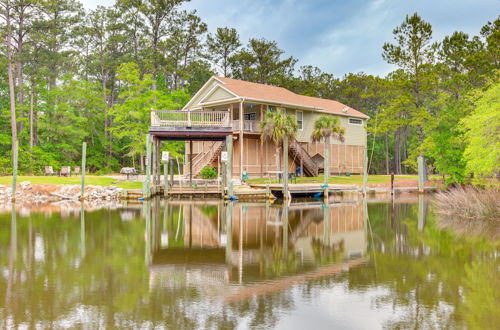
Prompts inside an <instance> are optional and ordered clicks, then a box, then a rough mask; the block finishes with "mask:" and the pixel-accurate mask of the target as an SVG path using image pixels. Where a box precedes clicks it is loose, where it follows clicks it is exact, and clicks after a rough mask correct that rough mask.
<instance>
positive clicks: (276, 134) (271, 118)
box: [260, 110, 299, 145]
mask: <svg viewBox="0 0 500 330" xmlns="http://www.w3.org/2000/svg"><path fill="white" fill-rule="evenodd" d="M260 127H261V129H262V136H263V137H265V138H270V139H271V140H273V141H274V143H275V144H277V145H279V144H281V143H282V142H283V139H284V138H285V137H289V138H293V137H295V134H296V133H297V130H298V129H299V125H298V124H297V120H296V119H295V118H294V117H293V116H291V115H288V114H287V113H286V112H285V111H283V110H278V111H268V112H266V117H265V119H264V121H263V122H261V123H260Z"/></svg>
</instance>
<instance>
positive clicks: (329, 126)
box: [311, 116, 345, 185]
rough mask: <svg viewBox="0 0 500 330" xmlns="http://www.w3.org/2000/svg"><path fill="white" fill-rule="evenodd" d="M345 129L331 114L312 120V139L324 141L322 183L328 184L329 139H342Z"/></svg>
mask: <svg viewBox="0 0 500 330" xmlns="http://www.w3.org/2000/svg"><path fill="white" fill-rule="evenodd" d="M344 133H345V129H344V128H343V127H341V126H340V122H339V119H338V118H336V117H333V116H321V117H319V118H318V119H316V121H315V122H314V128H313V131H312V133H311V139H312V140H313V141H320V140H323V141H324V142H325V157H324V165H323V168H324V170H323V176H324V178H325V181H324V183H325V184H326V185H327V184H328V176H329V175H330V147H331V139H332V138H333V139H335V140H338V141H341V142H343V141H344Z"/></svg>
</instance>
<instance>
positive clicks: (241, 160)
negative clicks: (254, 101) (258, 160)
mask: <svg viewBox="0 0 500 330" xmlns="http://www.w3.org/2000/svg"><path fill="white" fill-rule="evenodd" d="M242 175H243V101H241V102H240V178H241V176H242Z"/></svg>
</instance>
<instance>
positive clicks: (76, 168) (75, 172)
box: [73, 166, 81, 175]
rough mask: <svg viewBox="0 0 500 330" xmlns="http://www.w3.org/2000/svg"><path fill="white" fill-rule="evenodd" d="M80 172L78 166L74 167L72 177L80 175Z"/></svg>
mask: <svg viewBox="0 0 500 330" xmlns="http://www.w3.org/2000/svg"><path fill="white" fill-rule="evenodd" d="M80 170H81V168H80V166H77V167H75V170H74V171H73V174H74V175H78V174H80Z"/></svg>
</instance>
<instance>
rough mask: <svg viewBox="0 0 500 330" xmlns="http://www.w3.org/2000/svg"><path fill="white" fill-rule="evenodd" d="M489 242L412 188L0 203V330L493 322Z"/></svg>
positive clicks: (493, 250)
mask: <svg viewBox="0 0 500 330" xmlns="http://www.w3.org/2000/svg"><path fill="white" fill-rule="evenodd" d="M499 244H500V243H499V242H498V241H495V240H492V239H491V238H490V239H485V238H482V237H477V236H474V237H472V236H470V235H458V234H455V232H454V231H453V230H451V229H439V226H438V224H437V220H436V218H435V216H434V215H433V213H432V207H430V206H428V203H427V201H426V200H424V199H423V198H420V200H419V199H418V197H408V196H406V197H401V198H398V199H396V200H395V202H394V203H391V201H368V202H364V201H349V200H343V201H336V202H334V201H330V203H329V205H325V204H324V203H322V202H321V201H313V200H308V201H301V202H292V203H291V204H289V205H283V204H279V203H275V204H267V205H266V204H262V203H260V204H259V203H235V204H230V205H229V206H226V205H223V204H222V203H220V202H218V201H213V202H211V201H195V202H189V201H169V202H168V203H166V202H163V201H162V202H160V201H153V202H151V203H144V204H139V205H129V206H123V205H119V206H116V207H105V208H100V209H99V208H92V209H91V208H85V211H83V212H82V211H81V209H80V206H79V205H67V204H62V205H47V206H41V207H31V208H30V207H17V210H16V212H12V211H11V209H10V206H7V207H4V208H3V209H0V328H15V327H20V328H35V327H36V328H75V327H77V328H88V329H96V328H144V329H150V328H155V329H162V328H166V329H191V328H203V329H205V328H213V329H233V328H240V329H246V328H258V329H271V328H277V329H311V330H312V329H332V328H339V329H376V328H451V329H457V328H458V329H460V328H472V329H490V328H491V329H494V328H497V329H498V325H499V324H500V310H499V303H500V301H499V295H500V294H499V284H500V283H499V280H498V278H499V277H498V275H499V274H498V272H499V267H500V263H499V258H498V251H499V249H498V248H499Z"/></svg>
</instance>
